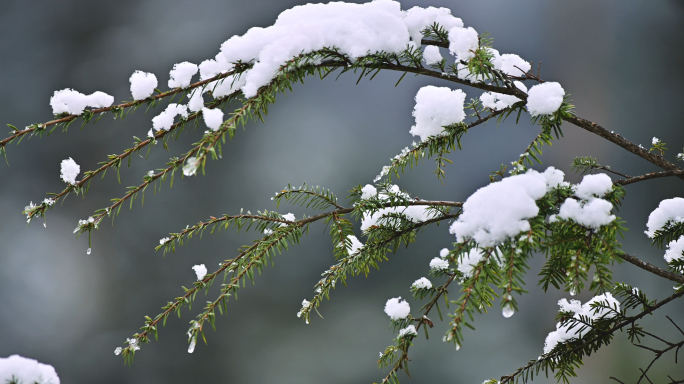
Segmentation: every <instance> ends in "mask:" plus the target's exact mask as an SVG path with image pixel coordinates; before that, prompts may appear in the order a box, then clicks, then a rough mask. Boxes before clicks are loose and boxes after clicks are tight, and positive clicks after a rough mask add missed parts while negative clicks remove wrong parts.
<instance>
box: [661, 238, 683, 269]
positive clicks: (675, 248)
mask: <svg viewBox="0 0 684 384" xmlns="http://www.w3.org/2000/svg"><path fill="white" fill-rule="evenodd" d="M682 252H684V236H681V237H680V238H679V239H677V240H672V241H670V243H669V244H668V245H667V250H666V251H665V261H667V262H668V263H671V262H673V261H675V260H681V259H684V256H683V255H682Z"/></svg>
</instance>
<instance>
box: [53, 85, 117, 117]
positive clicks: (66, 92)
mask: <svg viewBox="0 0 684 384" xmlns="http://www.w3.org/2000/svg"><path fill="white" fill-rule="evenodd" d="M112 104H114V97H113V96H110V95H108V94H106V93H104V92H99V91H98V92H94V93H92V94H90V95H84V94H82V93H80V92H78V91H74V90H73V89H69V88H66V89H62V90H60V91H55V93H54V94H53V95H52V97H51V98H50V106H51V107H52V113H53V114H55V115H59V114H61V113H65V112H66V113H68V114H70V115H80V114H82V113H83V111H84V110H85V108H86V107H92V108H105V107H109V106H111V105H112Z"/></svg>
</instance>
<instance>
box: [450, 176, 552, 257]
mask: <svg viewBox="0 0 684 384" xmlns="http://www.w3.org/2000/svg"><path fill="white" fill-rule="evenodd" d="M562 175H563V173H562V172H560V171H558V170H556V169H555V168H553V167H549V168H548V169H547V170H546V171H545V172H544V173H539V172H537V171H534V170H529V171H528V172H527V173H525V174H522V175H515V176H510V177H507V178H504V179H503V180H501V181H499V182H496V183H491V184H489V185H487V186H485V187H482V188H480V189H478V190H477V191H476V192H475V193H473V194H472V195H471V196H470V197H468V199H467V200H466V201H465V203H463V213H462V214H461V216H459V218H458V220H456V221H455V222H454V223H453V224H451V227H450V228H449V232H450V233H452V234H455V235H456V241H458V242H459V243H461V242H464V241H467V240H469V239H473V240H475V241H476V242H477V243H478V244H479V245H480V246H481V247H491V246H494V245H496V244H499V243H501V242H503V241H505V240H507V239H509V238H512V237H514V236H516V235H517V234H519V233H520V232H524V231H529V230H530V223H529V222H528V220H529V219H531V218H533V217H535V216H536V215H537V214H538V213H539V208H538V207H537V204H536V200H538V199H540V198H542V197H543V196H544V195H545V194H546V192H547V191H548V190H550V189H551V188H554V187H556V186H557V185H558V184H559V183H560V182H561V181H559V180H558V177H559V176H561V179H560V180H562Z"/></svg>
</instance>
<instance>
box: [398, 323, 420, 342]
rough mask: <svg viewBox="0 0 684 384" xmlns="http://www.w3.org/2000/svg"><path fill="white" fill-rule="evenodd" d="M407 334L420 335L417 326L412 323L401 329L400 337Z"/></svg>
mask: <svg viewBox="0 0 684 384" xmlns="http://www.w3.org/2000/svg"><path fill="white" fill-rule="evenodd" d="M406 336H418V332H416V326H415V325H413V324H411V325H409V326H408V327H406V328H404V329H402V330H400V331H399V338H400V339H401V338H402V337H406Z"/></svg>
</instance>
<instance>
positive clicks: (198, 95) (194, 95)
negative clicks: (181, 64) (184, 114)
mask: <svg viewBox="0 0 684 384" xmlns="http://www.w3.org/2000/svg"><path fill="white" fill-rule="evenodd" d="M202 108H204V98H203V97H202V88H195V89H193V90H192V92H191V93H190V100H188V109H189V110H190V111H192V112H198V111H201V110H202Z"/></svg>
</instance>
